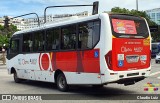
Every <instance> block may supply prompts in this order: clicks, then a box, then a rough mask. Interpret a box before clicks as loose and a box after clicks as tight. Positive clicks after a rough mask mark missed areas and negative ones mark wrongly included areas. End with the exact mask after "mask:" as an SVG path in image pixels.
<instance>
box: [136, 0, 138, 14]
mask: <svg viewBox="0 0 160 103" xmlns="http://www.w3.org/2000/svg"><path fill="white" fill-rule="evenodd" d="M136 10H137V11H138V0H136Z"/></svg>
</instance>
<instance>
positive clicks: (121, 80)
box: [111, 76, 146, 85]
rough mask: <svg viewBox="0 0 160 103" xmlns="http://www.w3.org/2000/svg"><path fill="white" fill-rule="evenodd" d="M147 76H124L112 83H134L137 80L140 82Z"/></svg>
mask: <svg viewBox="0 0 160 103" xmlns="http://www.w3.org/2000/svg"><path fill="white" fill-rule="evenodd" d="M145 78H146V77H144V76H141V77H134V78H124V79H120V80H118V81H115V82H111V83H118V84H125V85H129V84H132V83H133V84H134V83H136V82H139V81H141V80H143V79H145Z"/></svg>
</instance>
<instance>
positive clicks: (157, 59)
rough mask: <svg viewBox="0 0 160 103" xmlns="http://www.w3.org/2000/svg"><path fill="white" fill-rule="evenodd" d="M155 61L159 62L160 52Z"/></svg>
mask: <svg viewBox="0 0 160 103" xmlns="http://www.w3.org/2000/svg"><path fill="white" fill-rule="evenodd" d="M155 62H156V63H159V62H160V53H158V54H157V55H156V58H155Z"/></svg>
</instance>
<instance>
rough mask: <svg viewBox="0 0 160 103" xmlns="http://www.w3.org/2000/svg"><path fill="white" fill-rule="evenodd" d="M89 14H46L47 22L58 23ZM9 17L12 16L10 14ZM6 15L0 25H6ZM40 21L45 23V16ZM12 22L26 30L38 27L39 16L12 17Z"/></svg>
mask: <svg viewBox="0 0 160 103" xmlns="http://www.w3.org/2000/svg"><path fill="white" fill-rule="evenodd" d="M85 16H89V13H88V12H87V11H84V12H80V13H76V14H61V15H52V14H51V15H47V16H46V23H47V24H49V23H57V22H61V21H67V20H71V19H73V18H75V17H76V18H80V17H85ZM8 18H9V19H10V18H12V17H10V16H8ZM3 20H4V17H3V18H0V25H4V21H3ZM39 22H40V25H43V24H44V17H39ZM9 23H10V24H12V25H15V26H17V29H18V30H24V29H31V28H35V27H38V19H37V18H27V19H24V18H22V17H18V18H14V19H10V21H9Z"/></svg>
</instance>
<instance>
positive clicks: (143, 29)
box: [110, 15, 149, 38]
mask: <svg viewBox="0 0 160 103" xmlns="http://www.w3.org/2000/svg"><path fill="white" fill-rule="evenodd" d="M110 21H111V25H112V32H113V35H114V36H115V37H130V36H135V37H137V38H147V37H148V36H149V32H148V28H147V25H146V22H145V20H144V19H143V18H140V17H135V16H128V15H111V16H110Z"/></svg>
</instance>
